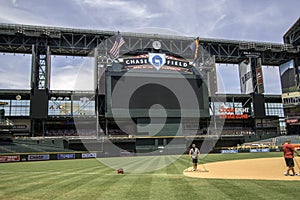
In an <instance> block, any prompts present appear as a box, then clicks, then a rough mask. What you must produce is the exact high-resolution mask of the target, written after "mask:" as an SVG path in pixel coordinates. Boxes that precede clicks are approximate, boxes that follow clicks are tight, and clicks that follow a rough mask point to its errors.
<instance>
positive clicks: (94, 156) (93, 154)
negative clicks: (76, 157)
mask: <svg viewBox="0 0 300 200" xmlns="http://www.w3.org/2000/svg"><path fill="white" fill-rule="evenodd" d="M81 157H82V158H97V153H83V154H82V155H81Z"/></svg>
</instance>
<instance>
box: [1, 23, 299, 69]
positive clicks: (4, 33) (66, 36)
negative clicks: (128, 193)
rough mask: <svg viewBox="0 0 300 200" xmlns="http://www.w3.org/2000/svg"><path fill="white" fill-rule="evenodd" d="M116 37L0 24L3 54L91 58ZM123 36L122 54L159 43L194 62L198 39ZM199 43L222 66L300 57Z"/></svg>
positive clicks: (244, 44)
mask: <svg viewBox="0 0 300 200" xmlns="http://www.w3.org/2000/svg"><path fill="white" fill-rule="evenodd" d="M298 21H299V20H298ZM298 32H299V30H298ZM114 35H117V32H113V31H99V30H87V29H72V28H59V27H47V26H31V25H17V24H0V52H8V53H24V54H31V53H32V46H33V45H35V46H38V47H39V48H46V46H49V47H50V50H51V54H52V55H65V56H88V55H89V53H91V52H92V51H93V50H94V49H95V48H96V47H98V46H99V45H100V44H103V41H104V45H106V46H107V47H109V46H111V45H112V44H113V43H114V38H113V37H112V36H114ZM122 37H123V38H124V40H125V41H126V43H125V45H123V46H122V48H121V52H120V53H121V54H124V53H127V52H131V51H136V50H140V51H143V50H145V49H148V48H152V46H151V45H152V42H153V41H154V40H158V41H160V42H161V43H162V48H163V49H165V50H167V51H169V52H172V53H174V54H177V55H180V56H182V57H184V58H187V59H192V58H191V57H192V54H191V50H190V49H189V48H188V47H189V45H190V44H191V43H192V42H193V40H194V38H192V37H181V36H172V35H159V34H142V33H129V32H126V33H122ZM199 44H200V47H202V48H203V49H204V50H205V51H207V52H208V53H209V54H211V55H214V56H215V58H216V62H218V63H238V62H241V61H242V60H244V59H245V58H247V56H246V54H252V53H253V54H256V55H259V56H260V57H261V58H262V64H263V65H274V66H277V65H280V64H282V63H284V62H286V61H288V60H290V59H295V58H296V57H297V58H299V57H300V53H299V52H300V47H299V46H293V45H292V44H291V43H287V44H279V43H267V42H252V41H237V40H223V39H209V38H200V43H199Z"/></svg>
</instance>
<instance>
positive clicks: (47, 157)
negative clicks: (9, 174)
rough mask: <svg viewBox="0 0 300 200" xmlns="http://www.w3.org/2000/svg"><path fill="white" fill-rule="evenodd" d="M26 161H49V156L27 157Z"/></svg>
mask: <svg viewBox="0 0 300 200" xmlns="http://www.w3.org/2000/svg"><path fill="white" fill-rule="evenodd" d="M27 159H28V160H32V161H33V160H49V159H50V156H49V154H37V155H28V158H27Z"/></svg>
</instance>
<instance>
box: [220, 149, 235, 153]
mask: <svg viewBox="0 0 300 200" xmlns="http://www.w3.org/2000/svg"><path fill="white" fill-rule="evenodd" d="M221 153H238V150H233V149H232V150H221Z"/></svg>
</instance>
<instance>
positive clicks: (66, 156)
mask: <svg viewBox="0 0 300 200" xmlns="http://www.w3.org/2000/svg"><path fill="white" fill-rule="evenodd" d="M57 159H58V160H62V159H75V154H74V153H69V154H57Z"/></svg>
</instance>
